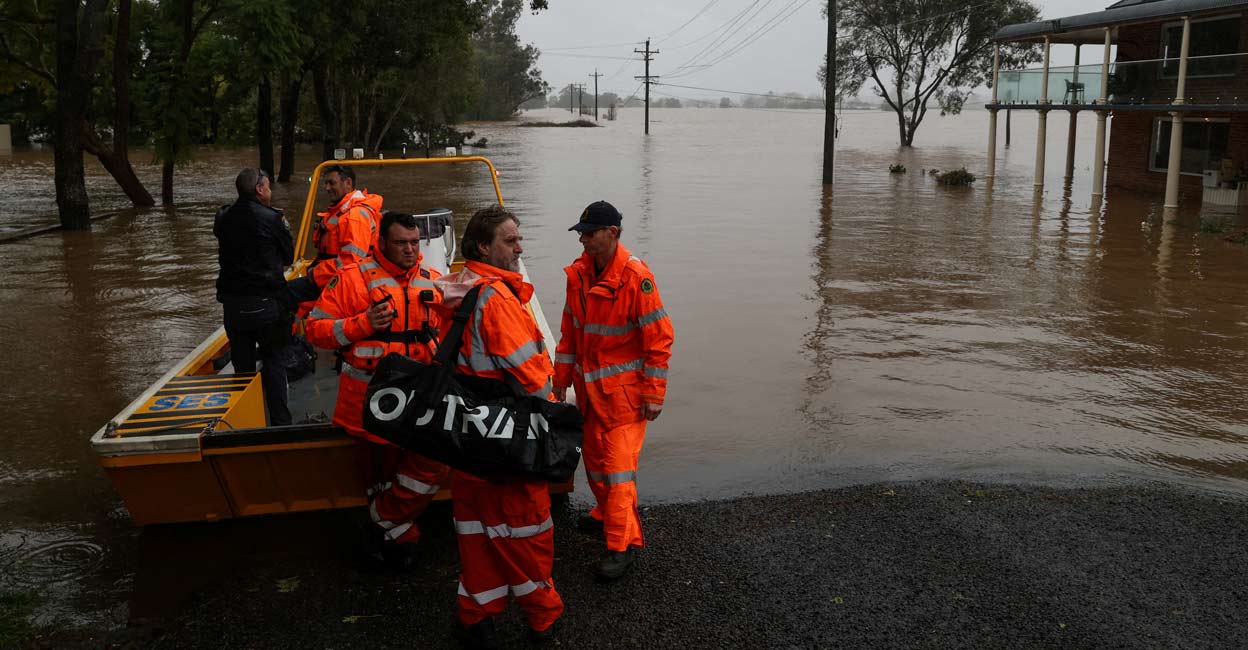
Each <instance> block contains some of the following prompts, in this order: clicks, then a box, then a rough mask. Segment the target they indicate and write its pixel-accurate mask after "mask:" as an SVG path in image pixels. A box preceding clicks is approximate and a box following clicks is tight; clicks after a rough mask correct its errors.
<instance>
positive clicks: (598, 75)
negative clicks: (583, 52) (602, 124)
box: [589, 68, 602, 122]
mask: <svg viewBox="0 0 1248 650" xmlns="http://www.w3.org/2000/svg"><path fill="white" fill-rule="evenodd" d="M589 76H591V77H593V78H594V121H595V122H597V121H598V77H601V76H602V75H600V74H598V68H594V74H591V75H589Z"/></svg>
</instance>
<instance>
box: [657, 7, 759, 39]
mask: <svg viewBox="0 0 1248 650" xmlns="http://www.w3.org/2000/svg"><path fill="white" fill-rule="evenodd" d="M756 4H758V0H755V1H754V2H752V3H750V5H749V6H748V7H746V8H745V9H743V10H742V11H741V12H740V13H738V14H737V15H735V16H733V17H732V18H729V19H728V20H727V21H726V22H724V23H722V24H720V25H719V26H718V27H716V28H715V29H712V30H711V31H709V32H707V33H705V34H703V35H701V36H699V37H697V38H695V39H693V40H692V41H689V42H687V43H681V44H680V45H672V46H670V47H668V48H667V49H668V50H679V49H682V48H686V47H689V46H690V45H693V44H694V43H701V42H702V41H704V40H706V38H707V37H708V36H711V35H713V34H715V33H716V32H718V31H719V30H721V29H723V28H724V27H725V26H728V25H729V24H731V23H735V22H736V21H737V20H738V19H740V17H741V15H742V14H744V13H746V12H747V11H749V10H750V8H751V7H753V6H754V5H756Z"/></svg>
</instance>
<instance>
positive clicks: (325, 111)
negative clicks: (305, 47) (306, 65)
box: [312, 61, 338, 160]
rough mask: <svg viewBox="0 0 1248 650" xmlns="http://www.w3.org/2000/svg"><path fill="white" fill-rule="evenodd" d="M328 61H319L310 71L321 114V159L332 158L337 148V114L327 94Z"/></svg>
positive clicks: (317, 107) (318, 109) (317, 106)
mask: <svg viewBox="0 0 1248 650" xmlns="http://www.w3.org/2000/svg"><path fill="white" fill-rule="evenodd" d="M328 65H329V64H328V63H327V62H325V61H321V62H319V63H318V64H317V66H316V69H315V70H313V72H312V90H313V93H312V94H313V95H314V96H315V97H316V109H317V111H318V112H319V113H320V114H321V142H322V149H321V160H332V159H333V158H334V149H337V148H338V114H337V113H335V112H334V102H333V100H332V99H331V98H330V96H329V79H328V76H329V69H328Z"/></svg>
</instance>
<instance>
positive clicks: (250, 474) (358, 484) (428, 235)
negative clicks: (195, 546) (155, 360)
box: [91, 156, 572, 526]
mask: <svg viewBox="0 0 1248 650" xmlns="http://www.w3.org/2000/svg"><path fill="white" fill-rule="evenodd" d="M341 162H343V161H337V160H330V161H326V162H323V163H321V164H320V165H318V166H317V168H316V169H315V170H314V171H313V172H312V177H311V179H310V180H311V183H310V186H309V188H308V197H307V201H306V203H305V204H304V207H303V213H302V219H300V222H299V232H298V234H297V236H296V238H295V250H296V251H305V252H306V251H307V250H308V249H309V245H308V244H309V241H310V238H311V225H312V222H313V218H314V216H315V215H314V212H315V204H316V197H317V189H318V188H319V186H320V177H321V173H322V170H323V169H324V168H325V167H328V166H330V165H332V164H336V163H341ZM349 163H350V164H351V165H352V166H353V167H357V168H359V167H406V166H411V167H414V168H416V167H419V166H422V165H463V164H470V165H478V164H479V165H484V166H485V167H486V168H488V173H489V177H490V179H491V181H492V182H493V184H494V194H495V196H496V197H497V200H498V204H499V205H503V195H502V191H501V190H500V188H499V185H498V173H497V171H496V170H495V169H494V165H493V163H491V162H490V161H489V160H488V159H486V158H484V157H481V156H460V157H447V158H414V159H400V160H352V161H349ZM412 171H414V170H412ZM417 218H418V220H419V221H420V222H421V232H422V236H423V241H422V244H421V252H422V254H423V255H424V262H425V263H426V264H428V265H429V266H431V267H433V268H437V269H438V270H440V271H442V272H443V273H446V272H448V271H456V270H459V268H461V267H462V265H463V262H462V260H458V261H457V260H456V259H455V228H454V215H453V214H452V212H451V211H450V210H446V209H433V210H427V211H426V212H425V213H423V214H419V215H417ZM311 262H312V259H311V258H309V257H306V256H305V257H304V258H302V259H298V260H296V261H295V264H294V265H293V266H292V267H291V268H290V269H289V270H288V271H287V276H286V277H287V279H291V278H294V277H297V276H299V275H302V274H303V273H304V271H305V270H306V269H307V268H308V266H309V265H310V264H311ZM521 272H522V273H524V275H525V279H526V280H527V279H528V273H527V271H525V270H524V267H523V261H522V262H521ZM528 308H529V310H530V312H531V313H532V314H533V316H534V318H535V319H536V320H537V323H538V325H539V326H540V327H541V330H542V334H543V336H544V337H545V339H546V349H547V350H548V351H549V350H554V349H555V341H554V339H553V337H552V336H551V330H550V326H549V324H548V323H547V321H546V317H545V315H544V314H543V313H542V308H541V305H540V304H539V303H538V300H537V299H536V297H534V298H533V299H532V300H531V301H530V302H529V305H528ZM319 352H320V354H319V355H318V361H317V369H316V371H315V372H313V373H312V374H310V375H308V376H307V377H304V378H301V379H299V380H296V381H293V382H291V383H290V407H291V412H292V413H295V414H296V420H297V421H298V419H299V415H298V414H300V413H317V412H319V413H323V414H324V415H325V417H324V420H325V421H324V422H305V423H296V424H294V425H290V426H270V425H269V424H268V422H267V417H266V414H265V408H264V399H263V395H262V391H261V386H260V375H259V373H235V372H234V371H233V367H232V366H231V365H230V363H229V341H228V340H227V338H226V336H225V328H224V327H219V328H218V329H217V330H216V331H215V332H214V333H213V334H212V335H211V336H209V337H208V338H207V339H206V340H205V341H204V342H203V343H201V344H200V345H199V346H198V347H196V348H195V349H194V350H192V351H191V352H190V353H189V354H187V355H186V356H185V357H184V358H182V359H181V360H180V361H178V362H177V363H175V364H174V365H173V367H172V368H170V369H169V371H168V372H166V373H165V374H164V375H163V376H161V377H160V378H159V379H157V380H156V381H155V382H154V383H152V385H151V386H149V387H148V388H147V390H145V391H144V392H143V393H142V394H141V395H139V396H138V397H136V398H135V399H134V401H132V402H131V403H130V404H129V405H127V406H126V407H125V408H124V409H122V411H121V412H120V413H118V414H117V415H116V417H114V418H113V419H112V420H110V421H109V422H108V423H107V424H105V425H104V426H103V427H101V428H100V429H99V431H96V432H95V434H94V435H93V436H92V437H91V445H92V447H93V448H94V449H95V452H96V453H97V454H98V455H99V462H100V465H101V466H102V467H103V468H104V471H105V473H106V474H107V475H108V477H109V479H110V480H111V482H112V484H113V486H114V487H115V489H116V490H117V492H118V493H119V494H120V495H121V498H122V500H123V501H124V502H125V504H126V508H127V509H128V510H129V511H130V517H131V519H132V520H133V521H134V523H135V524H137V525H140V526H144V525H149V524H162V523H175V522H190V521H213V520H219V519H229V518H234V517H249V516H254V515H268V514H277V513H289V512H302V511H310V510H325V509H331V508H351V507H357V506H364V505H367V503H368V500H367V498H366V497H365V488H366V486H365V481H364V477H363V475H362V474H361V472H360V471H359V469H358V467H357V463H356V460H355V453H356V452H355V447H356V445H357V444H358V443H357V442H356V439H355V438H353V437H351V436H348V435H347V434H346V432H344V431H343V430H342V429H341V428H340V427H337V426H334V425H332V424H331V423H329V421H328V420H329V418H331V417H332V415H333V409H334V401H335V398H336V396H337V389H338V376H337V374H336V373H334V371H333V369H332V366H333V355H332V354H331V353H329V352H327V351H323V350H322V351H319ZM548 353H549V352H548ZM571 489H572V482H571V481H569V482H567V483H566V484H558V485H553V484H552V485H551V492H552V493H562V492H569V491H571ZM449 497H450V492H449V490H448V489H446V488H444V489H443V490H442V491H441V492H439V493H438V495H437V497H436V498H437V499H447V498H449Z"/></svg>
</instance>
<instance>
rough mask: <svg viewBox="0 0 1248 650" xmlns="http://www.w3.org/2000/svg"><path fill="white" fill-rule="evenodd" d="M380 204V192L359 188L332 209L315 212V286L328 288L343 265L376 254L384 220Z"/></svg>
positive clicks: (360, 260) (358, 261)
mask: <svg viewBox="0 0 1248 650" xmlns="http://www.w3.org/2000/svg"><path fill="white" fill-rule="evenodd" d="M381 203H382V198H381V195H380V194H369V193H368V190H356V191H354V192H352V193H350V194H348V195H346V196H344V197H342V200H341V201H339V202H338V203H337V204H336V205H334V206H333V207H331V208H330V209H329V210H327V211H325V212H318V213H316V223H315V224H313V229H312V242H313V243H314V244H315V245H316V258H317V260H318V262H317V263H316V265H315V266H313V267H312V268H311V269H310V270H309V271H308V273H309V275H311V276H312V280H313V281H314V282H316V286H318V287H321V288H322V289H323V288H325V285H326V284H328V283H329V279H330V278H332V277H334V276H335V275H337V274H338V272H339V271H340V270H341V269H342V268H344V267H346V266H347V265H349V264H359V263H360V262H362V261H363V260H364V258H366V257H368V256H369V255H372V254H373V250H374V249H376V248H377V228H378V225H379V224H380V223H381Z"/></svg>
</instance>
